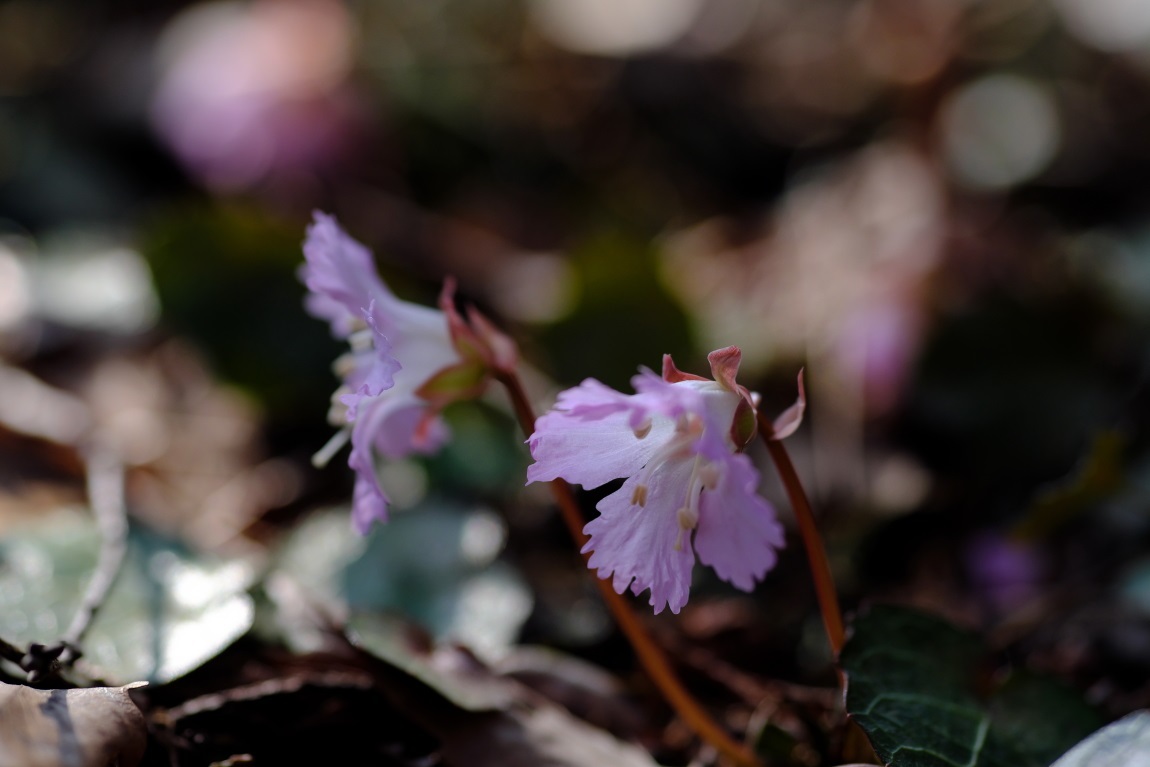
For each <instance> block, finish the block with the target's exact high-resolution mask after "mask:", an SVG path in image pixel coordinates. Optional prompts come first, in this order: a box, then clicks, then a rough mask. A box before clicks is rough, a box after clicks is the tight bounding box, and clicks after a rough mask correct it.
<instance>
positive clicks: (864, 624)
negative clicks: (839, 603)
mask: <svg viewBox="0 0 1150 767" xmlns="http://www.w3.org/2000/svg"><path fill="white" fill-rule="evenodd" d="M840 663H841V665H842V668H843V670H844V671H845V672H846V675H847V700H846V706H847V712H848V713H849V714H850V716H851V717H852V718H853V719H854V720H855V721H856V722H857V723H858V724H859V726H860V727H861V728H862V729H863V731H864V732H865V733H866V734H867V737H868V738H870V741H871V745H873V746H874V748H875V751H876V753H878V755H879V757H880V758H881V759H882V760H883V761H884V763H886V764H888V765H891V766H892V767H1046V765H1049V764H1050V763H1051V762H1052V761H1053V760H1054V759H1055V758H1057V757H1058V755H1059V754H1061V753H1063V752H1064V751H1065V750H1066V749H1067V748H1069V747H1070V746H1071V745H1073V744H1074V743H1076V742H1077V741H1078V740H1080V739H1081V738H1082V737H1084V736H1085V735H1086V734H1087V733H1089V732H1091V731H1092V730H1094V729H1095V728H1096V727H1097V726H1098V724H1099V721H1098V718H1097V715H1096V714H1095V713H1094V712H1093V711H1092V710H1091V709H1090V708H1089V707H1088V706H1086V704H1085V703H1084V702H1083V701H1082V700H1081V698H1080V697H1079V696H1078V695H1076V694H1075V693H1074V692H1072V691H1071V690H1068V689H1067V688H1065V687H1063V686H1062V685H1060V684H1059V683H1057V682H1055V681H1054V680H1051V679H1046V678H1043V677H1039V676H1036V675H1033V674H1029V673H1024V672H1023V673H1014V674H1011V675H1009V676H1008V677H1007V678H1006V679H1005V682H1004V683H1003V684H1001V685H998V686H997V689H995V690H994V691H993V692H990V694H988V695H984V694H982V691H983V690H984V689H985V688H990V687H993V685H990V684H989V682H990V681H991V678H990V676H989V674H988V673H987V672H988V671H989V667H987V666H986V665H985V651H984V648H983V646H982V643H981V641H980V640H979V638H978V637H977V636H975V635H974V634H971V633H969V632H966V631H961V630H959V629H957V628H955V627H954V626H951V625H950V624H948V623H946V622H945V621H943V620H941V619H939V618H935V617H933V616H929V615H925V614H923V613H919V612H915V611H913V610H908V609H904V608H896V607H886V606H882V607H875V608H874V609H872V610H871V611H870V612H869V613H867V614H866V615H864V616H862V617H860V618H859V619H858V620H857V621H855V623H854V632H853V634H852V636H851V639H850V641H849V642H847V645H846V647H844V648H843V651H842V654H841V656H840Z"/></svg>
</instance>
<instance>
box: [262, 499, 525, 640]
mask: <svg viewBox="0 0 1150 767" xmlns="http://www.w3.org/2000/svg"><path fill="white" fill-rule="evenodd" d="M505 535H506V531H505V529H504V526H503V522H502V521H501V520H500V519H499V517H498V516H497V515H495V514H494V513H493V512H491V511H487V510H483V509H473V508H472V509H469V508H467V507H462V506H457V505H455V504H453V503H451V502H450V501H447V500H444V499H442V498H438V497H433V498H430V499H428V500H427V501H425V502H424V503H422V504H421V505H420V506H419V507H418V508H417V509H412V510H408V511H403V512H398V513H396V514H394V515H393V517H392V519H391V521H390V522H388V524H386V525H377V526H376V527H374V528H373V529H372V530H371V532H370V533H369V534H368V535H367V536H365V537H360V536H357V535H355V534H354V533H353V532H352V531H351V525H350V523H349V521H348V514H347V512H346V511H342V510H337V511H329V512H324V513H319V514H314V515H312V516H311V517H310V518H309V519H307V520H305V521H304V522H303V523H302V524H301V525H300V526H299V528H298V529H297V530H296V531H295V532H293V534H292V535H291V536H290V537H289V538H288V539H287V540H286V541H285V542H284V545H283V547H282V549H281V550H280V552H279V556H278V561H277V570H279V571H280V572H282V573H286V574H287V575H289V576H291V578H292V579H293V580H295V581H296V582H297V583H299V584H300V585H301V586H303V587H304V589H305V590H306V591H307V592H308V593H310V594H311V595H313V597H314V598H316V599H319V600H320V601H322V602H323V603H324V604H327V605H339V606H341V607H348V608H350V609H351V610H352V611H353V612H362V613H372V612H376V613H378V612H398V613H400V614H402V615H404V616H406V617H408V618H411V619H414V620H416V621H417V622H418V623H419V624H420V625H422V626H423V627H424V628H426V629H427V630H428V631H429V632H431V634H432V635H434V636H435V637H437V638H441V639H446V638H450V639H453V640H455V641H459V642H463V643H465V644H466V645H468V646H469V647H470V648H472V649H473V650H475V651H477V652H479V653H480V654H485V653H487V654H495V655H497V654H499V653H500V652H501V651H502V650H503V649H505V648H506V647H507V646H508V645H510V644H511V643H512V642H514V640H515V638H516V636H517V635H518V632H519V628H520V626H522V625H523V622H524V621H525V620H527V616H528V615H529V614H530V612H531V605H532V596H531V590H530V589H529V588H528V586H527V584H526V583H525V582H524V580H523V578H522V576H521V575H519V573H518V572H517V571H516V570H515V569H514V568H512V567H511V566H510V565H508V564H507V563H504V562H500V561H498V560H497V559H496V558H497V556H498V554H499V552H500V551H501V550H502V548H503V544H504V539H505ZM357 630H358V631H360V632H361V633H363V634H365V635H368V636H370V635H371V633H372V632H373V631H374V630H375V629H374V625H373V624H372V623H370V622H368V623H365V624H363V625H360V626H358V627H357Z"/></svg>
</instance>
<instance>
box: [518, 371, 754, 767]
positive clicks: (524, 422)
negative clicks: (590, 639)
mask: <svg viewBox="0 0 1150 767" xmlns="http://www.w3.org/2000/svg"><path fill="white" fill-rule="evenodd" d="M497 380H498V381H499V382H500V383H501V384H503V386H504V387H505V388H506V389H507V393H508V395H509V396H510V397H511V404H512V407H513V408H514V409H515V415H516V417H517V418H518V420H519V425H520V427H522V429H523V432H524V433H525V434H526V435H527V436H528V437H530V436H531V434H532V433H534V431H535V413H534V412H533V410H532V408H531V403H530V402H529V401H528V399H527V394H526V392H525V391H524V390H523V384H522V382H521V381H520V380H519V377H518V376H517V375H516V374H515V373H514V372H506V373H501V374H499V375H498V376H497ZM550 484H551V493H552V495H553V496H554V498H555V502H556V503H557V504H558V505H559V511H560V512H561V515H562V517H563V521H564V522H565V523H566V525H567V529H568V531H569V532H570V533H571V537H572V538H574V539H575V543H576V545H577V546H578V547H579V550H580V551H582V550H583V547H584V545H585V544H586V543H587V541H588V538H587V535H586V534H585V533H584V532H583V515H582V513H581V512H580V510H579V504H578V503H577V501H576V500H575V494H574V491H573V490H572V489H571V486H570V485H569V484H567V483H566V482H564V481H563V480H562V479H556V480H552V482H551V483H550ZM589 556H590V555H588V554H584V555H583V558H584V560H587V559H588V558H589ZM594 580H595V585H596V586H598V587H599V593H600V594H601V595H602V596H603V601H604V602H606V603H607V608H608V609H609V610H610V611H611V616H612V617H613V618H614V619H615V623H616V624H617V625H618V626H619V629H620V630H621V631H622V632H623V634H624V636H626V637H627V640H628V641H629V642H630V643H631V647H633V648H634V650H635V654H636V656H637V657H638V659H639V663H640V664H641V665H642V666H643V669H644V670H645V671H646V672H647V675H648V676H650V678H651V681H653V682H654V683H655V686H656V687H658V688H659V691H660V692H662V693H663V696H664V697H665V698H666V699H667V702H668V703H670V704H671V707H672V708H673V709H674V710H675V712H676V713H678V715H679V716H680V717H682V719H683V721H684V722H685V723H686V724H687V726H688V727H690V728H691V729H692V730H693V731H694V732H695V733H696V734H697V735H698V736H699V737H700V738H702V739H703V740H704V741H706V742H707V743H709V744H711V745H712V746H713V747H714V748H715V749H717V750H718V751H719V752H720V753H721V754H723V755H724V756H725V757H727V758H728V759H730V760H731V761H732V762H734V763H735V764H738V765H741V767H759V765H761V762H760V761H759V760H758V758H756V757H755V755H754V754H753V753H751V751H750V750H749V749H748V748H747V747H746V746H744V745H742V744H740V743H738V742H737V741H735V740H734V738H732V737H731V736H730V735H729V734H728V733H727V731H726V730H725V729H723V728H722V727H721V726H719V724H717V723H716V722H715V721H714V719H712V718H711V716H710V715H709V714H708V713H707V712H706V711H705V710H704V709H703V707H702V706H701V705H700V704H699V702H698V701H697V700H695V698H694V697H693V696H692V695H691V693H689V692H688V691H687V689H686V687H684V686H683V683H682V682H680V681H679V678H678V676H677V675H676V674H675V671H674V669H673V668H672V667H671V663H670V662H669V661H668V660H667V656H666V655H665V654H664V653H663V651H662V649H660V648H659V646H658V644H656V643H655V640H654V639H652V638H651V635H650V634H649V633H648V632H647V629H646V628H644V626H643V624H642V622H640V620H639V618H638V617H637V616H636V615H635V613H634V611H632V610H631V607H630V606H629V605H628V604H627V601H626V600H625V599H624V598H623V597H622V596H621V595H620V594H618V593H616V591H615V589H613V588H612V587H611V584H610V583H609V582H608V581H607V580H604V579H601V578H595V579H594Z"/></svg>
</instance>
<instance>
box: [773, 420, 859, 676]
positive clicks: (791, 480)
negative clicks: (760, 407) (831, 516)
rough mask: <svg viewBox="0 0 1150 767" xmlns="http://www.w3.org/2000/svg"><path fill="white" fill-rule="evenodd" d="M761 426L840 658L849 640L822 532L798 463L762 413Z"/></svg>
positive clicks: (820, 608)
mask: <svg viewBox="0 0 1150 767" xmlns="http://www.w3.org/2000/svg"><path fill="white" fill-rule="evenodd" d="M758 419H759V429H760V430H761V431H762V434H763V436H764V437H765V438H766V439H765V442H766V443H767V451H768V452H769V453H770V454H771V460H772V461H774V463H775V469H776V470H777V471H778V472H779V477H780V478H781V479H782V481H783V487H784V488H785V489H786V491H787V497H788V498H789V499H790V501H791V509H792V510H793V511H794V513H795V521H797V522H798V525H799V535H800V536H801V537H802V539H803V546H804V547H805V548H806V550H807V562H808V564H809V565H810V568H811V578H812V579H813V580H814V583H815V595H816V596H817V597H818V600H819V611H820V612H821V613H822V616H823V628H824V629H826V632H827V641H828V642H830V646H831V652H832V653H833V654H834V656H835V657H836V658H837V657H838V655H839V652H840V651H841V650H842V649H843V643H844V642H845V641H846V632H845V631H844V630H843V613H842V609H841V608H840V607H839V598H838V595H837V594H836V593H835V581H834V578H833V577H832V576H831V565H830V562H829V561H828V560H827V550H826V547H825V546H824V545H823V539H822V536H821V535H819V528H818V525H817V524H815V515H814V512H813V511H812V510H811V503H810V501H808V500H807V494H806V491H805V490H803V483H802V482H801V481H799V475H798V473H797V472H796V471H795V466H794V464H793V463H791V456H790V455H789V454H788V453H787V449H786V448H785V447H783V443H782V442H781V441H779V440H776V439H772V438H771V436H770V435H771V434H772V433H773V432H774V428H773V426H772V424H771V421H770V419H768V418H767V417H766V416H765V415H763V414H762V413H759V414H758Z"/></svg>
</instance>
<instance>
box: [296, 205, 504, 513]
mask: <svg viewBox="0 0 1150 767" xmlns="http://www.w3.org/2000/svg"><path fill="white" fill-rule="evenodd" d="M303 251H304V257H305V259H306V261H305V264H304V266H303V268H302V269H301V272H300V276H301V278H302V279H303V281H304V283H305V284H306V285H307V287H308V291H309V292H308V296H307V298H306V301H305V305H306V306H307V309H308V311H309V312H311V314H313V315H314V316H316V317H319V318H321V319H323V320H326V321H327V322H328V323H329V324H330V325H331V330H332V334H333V335H335V336H336V337H337V338H340V339H346V340H348V341H349V342H350V344H351V352H350V354H347V355H344V356H343V357H341V358H340V359H339V360H338V361H337V364H336V372H337V373H338V374H339V375H340V377H341V378H342V379H343V386H341V387H340V389H339V390H338V391H337V392H336V396H335V397H334V398H333V400H334V402H333V405H334V406H333V409H332V412H331V414H330V418H331V420H332V421H333V425H335V426H338V427H341V430H340V432H339V433H338V434H337V436H336V438H335V439H333V441H332V442H331V443H329V445H328V446H327V447H325V448H324V449H323V450H321V451H320V453H318V454H317V457H316V459H317V462H321V463H322V462H326V461H327V460H329V459H330V458H331V455H332V454H333V453H334V452H335V451H336V450H338V449H339V448H340V447H341V446H342V445H343V443H344V442H345V441H346V440H347V438H348V436H349V434H350V439H351V456H350V458H349V460H348V464H349V465H350V466H351V468H352V469H354V470H355V473H356V483H355V491H354V497H353V502H352V520H353V522H354V524H355V527H356V529H357V530H359V532H361V533H366V532H367V530H368V529H369V528H370V527H371V524H372V522H373V521H380V522H386V521H387V504H388V499H387V495H386V493H385V492H384V490H383V488H382V487H381V486H380V484H379V477H378V475H377V473H376V468H375V461H376V455H377V454H379V455H382V456H384V457H385V458H401V457H404V456H408V455H412V454H426V453H432V452H434V451H436V450H438V449H439V448H440V447H441V446H442V445H443V443H444V442H445V441H446V440H447V438H448V431H447V427H446V425H445V424H444V422H443V419H442V418H441V417H440V415H439V413H440V411H441V410H442V408H443V407H444V406H445V405H446V404H447V403H449V402H452V401H455V400H456V399H461V398H463V397H465V396H474V395H475V394H476V393H478V391H479V390H480V389H481V388H482V386H483V385H485V384H486V381H487V377H488V375H489V370H490V368H491V366H492V365H494V364H496V362H498V363H499V364H514V356H515V353H514V346H513V345H512V344H511V342H510V340H508V339H506V337H505V336H503V335H502V334H500V333H499V332H498V331H497V330H495V329H494V327H493V326H491V325H490V323H489V322H487V320H486V319H484V318H483V317H481V316H480V315H478V313H475V312H472V313H471V314H470V315H469V317H468V321H464V319H463V318H462V317H461V316H460V315H459V313H458V312H457V311H456V309H455V307H454V302H453V298H452V290H453V284H452V283H451V282H450V281H448V282H447V284H446V285H445V286H444V292H443V295H442V296H441V298H440V309H431V308H429V307H425V306H419V305H418V304H413V303H409V302H407V301H401V300H400V299H399V298H397V297H396V296H395V295H394V294H393V293H392V292H391V291H390V290H389V289H388V288H387V286H386V285H384V283H383V281H382V280H381V279H380V277H379V274H378V272H377V271H376V269H375V264H374V260H373V259H372V256H371V252H370V251H369V250H368V249H367V248H365V247H364V246H363V245H361V244H360V243H358V242H356V241H355V240H354V239H352V238H351V237H349V236H348V235H347V234H346V233H345V232H344V231H343V230H342V229H341V228H340V227H339V224H338V223H336V220H335V218H334V217H332V216H329V215H326V214H324V213H320V212H316V213H315V220H314V222H313V223H312V225H311V226H310V227H308V231H307V238H306V240H305V241H304V245H303ZM497 358H498V359H497Z"/></svg>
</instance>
